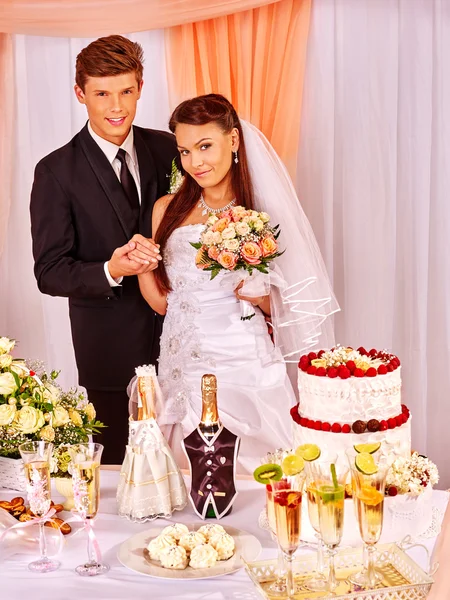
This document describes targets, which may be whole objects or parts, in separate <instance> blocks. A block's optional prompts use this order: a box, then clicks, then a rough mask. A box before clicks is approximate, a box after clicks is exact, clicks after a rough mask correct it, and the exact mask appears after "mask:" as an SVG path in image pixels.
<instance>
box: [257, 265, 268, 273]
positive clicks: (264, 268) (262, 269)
mask: <svg viewBox="0 0 450 600" xmlns="http://www.w3.org/2000/svg"><path fill="white" fill-rule="evenodd" d="M255 269H256V270H257V271H259V272H260V273H265V274H266V275H268V273H269V271H268V270H267V265H255Z"/></svg>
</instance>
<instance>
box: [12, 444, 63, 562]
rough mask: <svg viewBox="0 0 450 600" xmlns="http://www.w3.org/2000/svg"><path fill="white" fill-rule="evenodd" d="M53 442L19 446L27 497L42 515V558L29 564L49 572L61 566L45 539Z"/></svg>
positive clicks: (34, 511)
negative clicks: (49, 551)
mask: <svg viewBox="0 0 450 600" xmlns="http://www.w3.org/2000/svg"><path fill="white" fill-rule="evenodd" d="M52 451H53V444H50V443H49V442H43V441H42V442H25V443H24V444H21V445H20V446H19V452H20V455H21V457H22V460H23V463H24V470H25V477H26V479H27V498H28V502H29V503H30V510H31V511H32V512H33V513H34V514H35V515H36V516H37V517H40V521H39V548H40V553H41V558H40V559H39V560H36V561H34V562H32V563H30V564H29V565H28V568H29V569H30V571H34V572H36V573H48V572H49V571H56V569H59V567H60V566H61V563H60V562H59V561H57V560H51V559H50V558H48V556H47V544H46V541H45V530H44V524H45V520H44V519H43V518H42V517H44V515H46V514H47V513H48V511H49V510H50V502H51V487H50V459H51V456H52Z"/></svg>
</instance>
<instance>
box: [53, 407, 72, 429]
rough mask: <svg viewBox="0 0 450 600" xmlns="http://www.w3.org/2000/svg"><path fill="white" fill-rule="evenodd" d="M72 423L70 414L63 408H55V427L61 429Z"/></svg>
mask: <svg viewBox="0 0 450 600" xmlns="http://www.w3.org/2000/svg"><path fill="white" fill-rule="evenodd" d="M67 423H70V417H69V413H68V412H67V410H66V409H65V408H64V407H63V406H59V405H57V406H55V408H54V409H53V423H52V424H53V427H61V425H66V424H67Z"/></svg>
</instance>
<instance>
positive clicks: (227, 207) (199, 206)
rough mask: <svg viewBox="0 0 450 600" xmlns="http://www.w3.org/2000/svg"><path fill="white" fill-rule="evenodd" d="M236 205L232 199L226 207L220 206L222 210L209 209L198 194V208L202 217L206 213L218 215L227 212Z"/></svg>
mask: <svg viewBox="0 0 450 600" xmlns="http://www.w3.org/2000/svg"><path fill="white" fill-rule="evenodd" d="M235 204H236V198H233V200H232V201H231V202H229V203H228V204H227V205H226V206H222V208H211V207H210V206H208V205H207V204H206V202H205V200H204V198H203V194H200V200H199V202H198V208H203V210H202V215H206V214H208V213H213V214H214V215H218V214H219V213H221V212H223V211H225V210H228V209H229V208H231V207H232V206H234V205H235Z"/></svg>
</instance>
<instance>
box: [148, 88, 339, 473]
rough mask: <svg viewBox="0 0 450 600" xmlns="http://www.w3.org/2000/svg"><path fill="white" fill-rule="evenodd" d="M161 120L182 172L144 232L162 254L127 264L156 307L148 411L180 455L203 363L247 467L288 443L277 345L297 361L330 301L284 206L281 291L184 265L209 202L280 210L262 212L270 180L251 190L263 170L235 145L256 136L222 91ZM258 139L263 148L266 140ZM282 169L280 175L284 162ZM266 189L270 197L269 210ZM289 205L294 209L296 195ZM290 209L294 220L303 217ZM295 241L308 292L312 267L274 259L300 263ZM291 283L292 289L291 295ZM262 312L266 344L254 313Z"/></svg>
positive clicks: (286, 384)
mask: <svg viewBox="0 0 450 600" xmlns="http://www.w3.org/2000/svg"><path fill="white" fill-rule="evenodd" d="M243 125H244V128H245V134H244V131H243ZM169 127H170V129H171V131H173V132H174V133H175V135H176V139H177V145H178V149H179V152H180V156H181V164H182V166H183V169H184V171H185V177H184V181H183V184H182V185H181V188H180V189H179V190H178V191H177V193H176V194H174V195H168V196H164V197H163V198H160V199H159V200H158V201H157V202H156V203H155V206H154V209H153V232H154V237H155V242H156V243H157V244H160V251H161V255H162V257H163V261H162V263H161V264H160V265H159V267H158V268H157V269H156V270H155V271H151V272H149V273H146V274H143V275H140V276H139V285H140V288H141V292H142V294H143V296H144V298H145V299H146V301H147V302H148V303H149V304H150V306H151V307H152V308H153V309H154V310H155V311H156V312H158V313H159V314H161V315H165V320H164V327H163V332H162V336H161V354H160V358H159V371H158V379H159V381H160V384H161V388H162V390H163V394H164V398H165V405H164V413H163V414H161V415H158V422H159V424H160V425H161V426H164V425H167V426H168V428H166V429H165V432H166V436H167V437H168V438H170V443H171V446H172V448H173V450H174V452H175V454H176V456H177V458H178V459H179V460H180V447H179V441H180V440H181V438H183V437H186V436H187V435H188V434H189V433H191V432H192V431H193V430H194V429H195V427H196V426H197V425H198V423H199V421H200V417H201V407H202V399H201V378H202V375H204V374H205V373H213V374H215V375H216V376H217V381H218V406H219V414H220V418H221V420H222V423H223V424H224V425H225V427H227V428H228V429H229V430H230V431H232V432H233V433H235V434H236V435H238V436H240V438H241V446H240V452H239V463H240V471H241V472H242V471H244V472H245V471H247V472H252V471H253V470H254V469H255V467H256V466H258V464H259V463H260V459H261V458H262V457H263V456H264V455H265V454H266V452H268V451H271V450H274V449H275V448H278V447H283V448H288V447H289V446H290V444H291V439H292V435H291V428H292V421H291V417H290V414H289V410H290V408H291V407H292V406H293V405H294V404H295V403H296V401H297V400H296V396H295V392H294V388H293V385H292V384H291V381H290V380H289V377H288V375H287V368H286V362H285V359H284V357H283V355H285V356H286V355H289V357H290V360H293V361H294V362H297V360H298V354H299V353H300V351H302V350H304V349H305V348H307V347H308V346H313V345H314V343H316V342H317V337H318V335H319V334H320V333H321V331H322V330H323V329H324V322H325V318H326V317H327V316H328V315H330V314H331V313H332V312H335V310H337V304H336V301H335V299H334V296H333V294H332V291H331V288H330V285H329V282H328V279H327V276H326V271H325V268H324V266H323V263H322V261H321V257H320V252H319V250H318V248H317V246H316V245H315V241H314V238H313V236H312V233H311V231H310V229H308V228H309V224H307V226H306V228H307V229H308V231H307V234H305V235H303V237H306V238H308V240H307V243H308V248H306V246H305V244H306V241H305V240H303V241H302V244H303V246H302V245H301V244H300V247H299V243H297V242H296V239H290V237H291V236H290V235H289V231H288V230H289V227H290V226H292V223H289V221H291V218H292V219H293V222H294V223H295V226H294V228H293V230H292V235H295V236H296V237H297V238H298V236H299V234H300V235H302V231H298V230H299V226H298V223H297V222H296V220H295V214H294V213H295V210H296V209H297V207H295V206H294V207H291V208H292V210H293V213H292V215H291V214H288V215H285V216H284V221H283V222H282V223H281V236H280V238H279V242H280V246H281V247H282V248H286V253H285V254H284V255H283V257H280V258H279V259H276V262H278V261H280V262H279V264H281V258H283V264H281V267H282V271H283V275H284V276H286V273H285V270H287V271H291V272H290V273H289V275H290V278H287V279H288V280H287V284H286V290H285V292H284V293H281V292H280V291H279V290H278V291H274V293H273V294H272V293H271V294H270V295H267V296H261V297H257V298H254V297H252V298H248V297H246V296H242V295H241V293H242V292H241V291H240V289H239V288H240V286H237V287H236V280H235V279H234V277H231V276H230V275H229V274H228V273H224V272H221V274H219V275H218V276H217V277H216V278H215V279H213V280H210V273H209V272H204V271H201V270H199V269H198V268H197V267H196V265H195V255H196V250H195V249H194V248H193V247H192V246H191V244H190V242H198V240H199V238H200V234H201V232H202V230H203V229H204V226H205V222H206V220H207V218H208V214H209V213H211V212H213V213H214V212H220V211H222V210H223V209H225V208H227V207H231V206H235V205H244V206H246V207H247V208H254V209H256V210H265V211H267V212H268V213H269V215H270V216H271V217H272V224H273V225H276V224H277V223H280V220H282V219H283V215H278V214H277V217H278V216H280V218H276V219H275V218H274V212H278V213H280V210H279V209H280V208H283V199H282V198H281V195H282V192H281V191H280V190H278V193H277V189H273V187H272V186H271V187H272V189H273V193H274V194H275V196H273V197H271V194H270V193H269V194H267V191H268V190H267V189H266V190H261V185H262V187H265V186H266V184H265V183H264V181H262V182H261V181H260V182H259V183H260V184H261V185H259V186H258V185H255V183H257V181H258V180H260V179H261V177H262V178H264V176H267V168H263V170H264V171H265V172H264V174H263V173H262V172H260V173H258V172H256V173H255V165H249V161H248V158H247V157H248V155H249V154H250V155H251V154H252V152H253V153H254V152H255V151H256V150H257V148H256V145H257V142H256V141H255V147H254V148H251V146H253V142H250V141H249V140H250V138H251V126H249V125H248V124H244V123H242V122H241V121H240V120H239V118H238V116H237V114H236V112H235V110H234V108H233V106H232V105H231V104H230V103H229V102H228V101H227V100H226V99H225V98H224V97H222V96H220V95H216V94H210V95H208V96H200V97H198V98H194V99H192V100H188V101H186V102H183V103H182V104H181V105H180V106H179V107H178V108H177V109H175V111H174V113H173V115H172V117H171V120H170V124H169ZM247 131H248V133H247ZM255 131H257V130H255ZM258 134H259V136H260V138H261V139H263V140H264V142H263V145H265V146H268V142H267V141H266V140H265V138H263V136H262V134H260V132H258ZM259 143H261V141H260V142H259ZM269 150H270V152H271V153H273V155H275V153H274V151H273V149H272V148H271V147H269ZM264 151H266V149H264ZM275 156H276V155H275ZM276 159H277V160H279V159H278V158H277V157H276ZM254 162H255V163H257V158H256V156H255V161H254ZM261 166H262V167H263V165H261ZM278 168H279V167H278ZM252 174H253V177H252ZM255 175H256V176H255ZM260 175H261V177H260ZM277 177H278V178H279V176H278V175H277ZM282 177H287V178H288V176H287V175H286V173H283V175H282ZM270 183H271V182H267V184H270ZM284 183H285V182H284ZM289 185H291V183H290V180H289ZM289 193H290V194H292V189H290V190H289ZM264 196H265V197H266V198H264ZM294 197H295V193H294ZM268 198H269V205H268V204H267V202H266V201H265V199H266V200H267V199H268ZM270 198H271V200H270ZM277 198H278V200H279V202H281V207H280V206H279V207H278V211H276V209H275V205H276V204H277ZM297 203H298V201H297ZM270 204H271V205H270ZM298 209H299V210H300V211H301V208H300V205H299V204H298ZM283 210H285V207H284V208H283ZM301 214H302V219H303V221H302V224H301V227H302V228H303V230H305V223H304V221H305V220H306V217H304V215H303V212H301ZM286 216H287V218H286ZM306 223H307V221H306ZM303 233H304V231H303ZM311 236H312V240H313V242H312V246H313V247H312V249H311V240H310V239H309V238H310V237H311ZM311 251H312V252H313V254H314V253H315V256H314V257H313V258H314V260H311V259H310V254H311ZM302 253H303V254H304V255H305V256H304V260H305V261H307V262H308V261H309V262H310V263H312V264H311V265H310V266H309V268H310V269H313V270H315V273H314V274H313V277H314V279H315V286H316V289H315V291H314V292H312V291H311V290H310V287H311V286H310V283H311V282H310V281H309V279H308V277H309V276H310V275H311V273H312V272H308V268H306V269H305V268H302V269H301V270H300V272H299V269H296V272H295V280H294V279H292V277H293V276H294V275H293V274H292V269H290V267H288V262H287V261H286V258H288V260H289V261H291V263H295V262H298V263H301V262H302ZM283 265H285V268H283ZM313 287H314V286H313ZM235 288H236V289H235ZM289 290H290V291H291V293H290V292H289ZM292 290H294V291H293V293H292ZM300 292H301V293H303V296H304V297H303V298H299V296H298V295H299V293H300ZM325 297H326V302H325V301H324V298H325ZM292 298H294V300H292ZM241 299H246V300H248V301H250V302H251V303H252V304H253V305H254V306H255V313H256V314H255V316H254V317H253V318H251V319H250V320H241V307H240V300H241ZM317 299H319V301H318V300H317ZM301 303H303V304H301ZM299 306H301V308H299ZM271 313H272V318H273V323H274V330H275V331H274V334H275V335H274V339H275V345H274V342H273V341H272V338H271V336H270V334H269V330H268V325H267V322H266V318H269V317H270V316H271ZM288 331H289V335H286V334H287V332H288ZM331 335H332V334H330V332H329V334H328V339H326V340H323V339H321V345H327V344H328V343H332V339H331ZM301 338H303V339H301ZM294 346H295V347H294ZM281 347H282V348H283V351H282V349H281ZM294 385H295V383H294Z"/></svg>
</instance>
